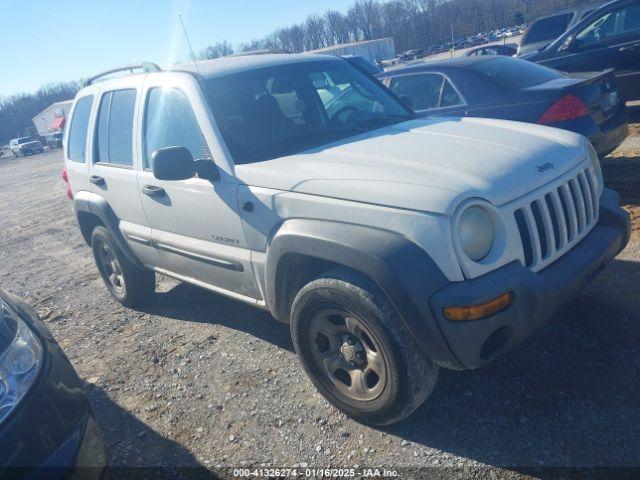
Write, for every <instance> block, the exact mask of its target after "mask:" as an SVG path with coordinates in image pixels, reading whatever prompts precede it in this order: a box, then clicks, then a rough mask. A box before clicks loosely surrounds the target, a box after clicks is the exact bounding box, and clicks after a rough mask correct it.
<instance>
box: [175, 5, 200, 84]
mask: <svg viewBox="0 0 640 480" xmlns="http://www.w3.org/2000/svg"><path fill="white" fill-rule="evenodd" d="M178 17H179V18H180V23H181V24H182V31H183V32H184V36H185V37H186V38H187V43H188V44H189V50H191V60H193V63H194V64H195V66H196V70H197V71H198V74H200V68H199V67H198V62H197V61H196V54H195V53H193V47H192V46H191V40H189V35H187V29H186V28H185V26H184V22H183V21H182V15H180V14H178Z"/></svg>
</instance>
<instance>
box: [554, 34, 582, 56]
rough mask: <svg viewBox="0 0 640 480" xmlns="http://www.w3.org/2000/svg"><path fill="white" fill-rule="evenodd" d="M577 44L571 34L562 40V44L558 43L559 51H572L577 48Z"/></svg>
mask: <svg viewBox="0 0 640 480" xmlns="http://www.w3.org/2000/svg"><path fill="white" fill-rule="evenodd" d="M577 46H578V41H577V40H576V39H575V37H573V36H571V37H567V39H566V40H565V41H564V43H563V44H562V45H560V48H558V51H559V52H572V51H574V50H577Z"/></svg>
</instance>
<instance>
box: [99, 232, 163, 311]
mask: <svg viewBox="0 0 640 480" xmlns="http://www.w3.org/2000/svg"><path fill="white" fill-rule="evenodd" d="M91 248H92V249H93V256H94V258H95V261H96V266H97V267H98V271H99V272H100V276H101V277H102V280H103V281H104V283H105V285H106V286H107V289H108V290H109V293H111V296H112V297H113V298H115V299H116V300H118V301H119V302H120V303H122V304H123V305H125V306H127V307H134V306H136V305H140V304H141V303H143V302H145V301H146V300H147V299H148V298H149V297H150V296H151V295H153V293H154V292H155V285H156V281H155V274H154V272H152V271H150V270H144V269H141V268H139V267H138V266H136V265H134V264H133V263H131V262H130V261H129V259H128V258H127V257H126V255H124V253H123V252H122V250H120V248H119V247H118V245H117V243H116V242H115V240H114V238H113V235H112V234H111V232H110V231H109V230H107V229H106V228H104V227H102V226H98V227H96V228H94V230H93V233H92V235H91Z"/></svg>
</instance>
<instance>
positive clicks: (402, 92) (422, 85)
mask: <svg viewBox="0 0 640 480" xmlns="http://www.w3.org/2000/svg"><path fill="white" fill-rule="evenodd" d="M443 80H444V78H443V77H442V76H441V75H436V74H432V73H430V74H424V75H407V76H402V77H396V78H394V79H392V80H391V84H390V85H389V86H390V87H391V90H392V91H393V93H395V94H396V95H398V96H399V97H406V98H408V99H409V100H410V101H411V107H412V108H413V109H414V110H426V109H429V108H438V106H439V105H440V93H441V92H442V81H443Z"/></svg>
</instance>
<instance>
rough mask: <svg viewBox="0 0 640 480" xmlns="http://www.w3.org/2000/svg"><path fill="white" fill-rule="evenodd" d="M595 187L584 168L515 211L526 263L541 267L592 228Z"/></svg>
mask: <svg viewBox="0 0 640 480" xmlns="http://www.w3.org/2000/svg"><path fill="white" fill-rule="evenodd" d="M597 191H598V189H597V184H596V179H595V178H594V177H593V174H592V173H591V171H590V170H589V169H588V168H586V169H584V170H582V171H581V172H579V173H578V174H577V175H575V176H574V177H572V178H569V179H568V180H564V182H563V183H562V184H560V185H557V184H556V185H554V186H553V187H552V188H551V189H549V190H547V191H545V192H544V193H543V194H542V195H540V196H539V197H538V198H535V199H533V200H531V199H528V200H527V201H526V202H525V203H524V205H521V206H520V207H519V208H517V209H516V210H515V211H514V214H513V215H514V218H515V221H516V225H517V226H518V231H519V233H520V240H521V242H522V253H523V261H524V265H525V266H526V267H528V268H530V269H532V270H534V271H538V270H541V269H543V268H544V267H546V266H547V265H549V264H550V263H552V262H553V261H554V260H556V259H557V258H558V257H560V256H561V255H563V254H564V253H565V252H566V251H567V250H569V249H570V248H571V247H573V245H575V244H576V243H578V242H579V241H580V240H581V239H582V238H583V237H584V236H585V235H586V234H587V233H588V232H589V231H590V230H591V228H592V227H593V226H594V225H595V223H596V222H597V220H598V203H599V202H598V194H597Z"/></svg>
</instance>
